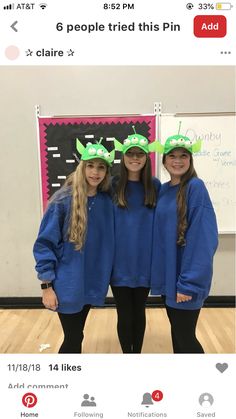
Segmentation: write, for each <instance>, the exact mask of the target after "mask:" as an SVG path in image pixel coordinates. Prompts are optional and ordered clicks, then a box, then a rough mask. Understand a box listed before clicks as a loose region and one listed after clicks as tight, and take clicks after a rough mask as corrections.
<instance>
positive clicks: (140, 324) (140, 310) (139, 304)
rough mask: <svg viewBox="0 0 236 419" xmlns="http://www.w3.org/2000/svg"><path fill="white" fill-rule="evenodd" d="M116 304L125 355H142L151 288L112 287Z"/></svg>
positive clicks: (119, 334)
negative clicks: (146, 306)
mask: <svg viewBox="0 0 236 419" xmlns="http://www.w3.org/2000/svg"><path fill="white" fill-rule="evenodd" d="M111 288H112V292H113V295H114V298H115V302H116V308H117V314H118V323H117V332H118V337H119V341H120V344H121V348H122V351H123V353H127V354H130V353H136V354H139V353H141V350H142V344H143V337H144V332H145V327H146V316H145V304H146V301H147V297H148V293H149V288H144V287H137V288H129V287H111Z"/></svg>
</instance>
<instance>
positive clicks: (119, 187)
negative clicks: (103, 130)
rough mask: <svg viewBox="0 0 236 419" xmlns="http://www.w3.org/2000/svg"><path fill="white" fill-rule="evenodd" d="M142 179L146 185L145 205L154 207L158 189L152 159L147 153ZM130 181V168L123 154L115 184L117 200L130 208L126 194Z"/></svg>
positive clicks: (122, 205) (121, 204)
mask: <svg viewBox="0 0 236 419" xmlns="http://www.w3.org/2000/svg"><path fill="white" fill-rule="evenodd" d="M140 181H141V182H142V184H143V186H144V205H145V206H147V207H149V208H154V207H155V205H156V190H155V187H154V184H153V181H152V171H151V160H150V156H149V155H148V154H147V159H146V163H145V166H144V167H143V169H142V171H141V176H140ZM127 182H128V170H127V168H126V166H125V163H124V156H122V159H121V163H120V175H119V179H118V181H117V183H116V185H115V189H116V190H115V202H116V204H117V205H118V206H119V207H121V208H128V202H127V199H126V196H125V192H126V186H127Z"/></svg>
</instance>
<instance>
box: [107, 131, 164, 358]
mask: <svg viewBox="0 0 236 419" xmlns="http://www.w3.org/2000/svg"><path fill="white" fill-rule="evenodd" d="M133 129H134V127H133ZM134 132H135V129H134ZM155 143H156V142H152V143H148V140H147V138H145V137H144V136H143V135H140V134H136V132H135V134H132V135H129V136H128V138H126V139H125V140H124V143H123V144H121V143H120V142H119V141H117V140H115V149H116V150H118V151H121V152H122V155H123V156H122V159H121V165H120V175H119V176H118V178H117V177H115V178H114V179H113V192H114V203H115V249H116V250H115V260H114V266H113V272H112V279H111V289H112V292H113V296H114V299H115V302H116V307H117V315H118V323H117V332H118V337H119V341H120V345H121V348H122V351H123V353H141V350H142V344H143V338H144V333H145V326H146V317H145V304H146V301H147V297H148V294H149V290H150V267H151V249H152V229H153V218H154V208H155V206H156V201H157V195H158V191H159V189H160V181H159V180H158V179H157V178H155V177H152V174H151V160H150V156H149V152H150V151H155V147H156V144H155Z"/></svg>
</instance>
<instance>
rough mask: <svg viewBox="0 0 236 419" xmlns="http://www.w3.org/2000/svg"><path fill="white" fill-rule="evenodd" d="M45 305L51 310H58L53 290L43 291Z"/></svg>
mask: <svg viewBox="0 0 236 419" xmlns="http://www.w3.org/2000/svg"><path fill="white" fill-rule="evenodd" d="M42 301H43V305H44V306H45V307H46V308H49V309H50V310H54V311H55V310H56V309H57V307H58V300H57V296H56V293H55V291H54V290H53V288H51V287H50V288H46V289H45V290H43V296H42Z"/></svg>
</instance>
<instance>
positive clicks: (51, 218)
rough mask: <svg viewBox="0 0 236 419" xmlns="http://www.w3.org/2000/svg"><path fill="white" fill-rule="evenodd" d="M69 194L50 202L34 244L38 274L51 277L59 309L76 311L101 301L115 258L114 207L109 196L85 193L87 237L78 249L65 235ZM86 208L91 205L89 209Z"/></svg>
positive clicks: (44, 277)
mask: <svg viewBox="0 0 236 419" xmlns="http://www.w3.org/2000/svg"><path fill="white" fill-rule="evenodd" d="M70 208H71V196H67V197H64V198H62V199H61V200H60V199H59V200H56V201H55V202H53V203H51V204H50V205H49V207H48V209H47V211H46V213H45V215H44V217H43V219H42V222H41V225H40V229H39V234H38V237H37V240H36V242H35V244H34V249H33V252H34V257H35V260H36V271H37V272H38V278H39V279H40V280H44V281H53V288H54V290H55V293H56V295H57V298H58V301H59V306H58V309H57V311H59V312H60V313H77V312H79V311H81V310H82V308H83V306H84V305H85V304H91V305H95V306H97V305H98V306H100V305H103V303H104V299H105V297H106V294H107V290H108V285H109V282H110V277H111V270H112V264H113V258H114V210H113V204H112V201H111V199H110V197H109V196H108V195H107V194H106V193H103V192H98V193H97V195H96V197H95V199H94V197H88V224H87V233H86V241H85V244H84V247H83V249H82V250H81V251H78V250H75V246H74V244H73V243H70V242H69V241H68V239H67V231H68V223H69V217H70ZM89 208H91V209H90V210H89Z"/></svg>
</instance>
